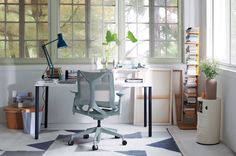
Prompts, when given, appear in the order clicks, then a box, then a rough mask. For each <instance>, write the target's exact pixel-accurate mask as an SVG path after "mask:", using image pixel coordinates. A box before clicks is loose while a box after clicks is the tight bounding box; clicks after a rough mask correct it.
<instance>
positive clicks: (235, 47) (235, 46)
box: [230, 0, 236, 65]
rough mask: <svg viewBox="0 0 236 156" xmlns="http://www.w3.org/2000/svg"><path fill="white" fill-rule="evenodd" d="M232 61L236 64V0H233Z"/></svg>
mask: <svg viewBox="0 0 236 156" xmlns="http://www.w3.org/2000/svg"><path fill="white" fill-rule="evenodd" d="M230 23H231V63H232V64H234V65H236V0H231V22H230Z"/></svg>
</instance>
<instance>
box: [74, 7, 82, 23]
mask: <svg viewBox="0 0 236 156" xmlns="http://www.w3.org/2000/svg"><path fill="white" fill-rule="evenodd" d="M73 10H74V15H73V20H74V21H80V22H84V21H85V6H80V5H74V8H73Z"/></svg>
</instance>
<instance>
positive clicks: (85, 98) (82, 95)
mask: <svg viewBox="0 0 236 156" xmlns="http://www.w3.org/2000/svg"><path fill="white" fill-rule="evenodd" d="M77 84H78V92H77V93H76V95H75V98H74V104H73V112H74V113H80V114H84V115H87V116H90V117H92V118H94V119H96V120H101V119H104V118H106V117H108V116H111V115H116V114H119V113H120V99H119V101H118V102H115V90H114V78H113V73H112V72H111V71H105V72H99V71H96V72H85V71H80V70H79V71H78V73H77Z"/></svg>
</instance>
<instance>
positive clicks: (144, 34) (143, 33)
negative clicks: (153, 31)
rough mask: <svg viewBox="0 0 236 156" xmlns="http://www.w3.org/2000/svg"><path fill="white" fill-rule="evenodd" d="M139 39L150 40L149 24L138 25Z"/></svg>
mask: <svg viewBox="0 0 236 156" xmlns="http://www.w3.org/2000/svg"><path fill="white" fill-rule="evenodd" d="M138 39H139V40H149V24H138Z"/></svg>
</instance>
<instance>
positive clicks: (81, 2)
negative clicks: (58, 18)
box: [73, 0, 85, 4]
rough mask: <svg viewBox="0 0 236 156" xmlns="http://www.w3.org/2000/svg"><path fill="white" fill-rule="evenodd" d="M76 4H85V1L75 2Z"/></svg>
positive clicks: (78, 0)
mask: <svg viewBox="0 0 236 156" xmlns="http://www.w3.org/2000/svg"><path fill="white" fill-rule="evenodd" d="M73 3H74V4H85V0H73Z"/></svg>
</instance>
